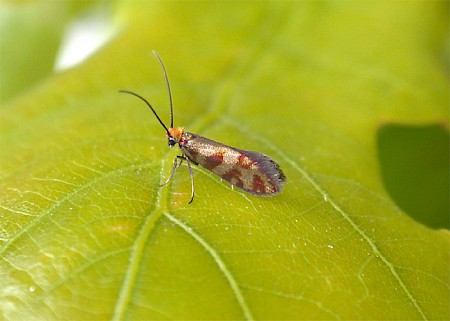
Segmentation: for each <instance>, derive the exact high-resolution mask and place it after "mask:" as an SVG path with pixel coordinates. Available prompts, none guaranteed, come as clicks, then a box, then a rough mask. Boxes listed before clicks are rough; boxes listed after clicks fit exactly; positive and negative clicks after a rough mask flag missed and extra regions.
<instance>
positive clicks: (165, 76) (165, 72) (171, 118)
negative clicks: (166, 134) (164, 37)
mask: <svg viewBox="0 0 450 321" xmlns="http://www.w3.org/2000/svg"><path fill="white" fill-rule="evenodd" d="M152 52H153V54H154V55H155V56H156V58H158V60H159V63H160V64H161V68H162V70H163V73H164V78H166V84H167V90H168V92H169V102H170V128H173V106H172V92H171V90H170V84H169V77H167V71H166V67H164V64H163V62H162V59H161V57H160V56H159V55H158V53H157V52H156V51H155V50H152Z"/></svg>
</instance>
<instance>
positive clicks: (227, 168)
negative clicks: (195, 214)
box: [180, 133, 286, 196]
mask: <svg viewBox="0 0 450 321" xmlns="http://www.w3.org/2000/svg"><path fill="white" fill-rule="evenodd" d="M180 147H181V149H182V150H183V152H184V154H185V155H186V157H188V158H189V159H190V160H191V161H192V162H194V163H197V164H200V165H201V166H203V167H204V168H206V169H208V170H210V171H211V172H213V173H214V174H216V175H218V176H220V177H221V178H222V179H224V180H226V181H228V182H229V183H230V184H231V185H233V186H236V187H239V188H241V189H243V190H244V191H246V192H249V193H252V194H255V195H258V196H272V195H275V194H277V193H279V192H280V191H281V189H282V186H283V183H285V182H286V177H285V176H284V174H283V172H282V171H281V169H280V167H279V166H278V164H277V163H276V162H275V161H273V160H272V159H271V158H270V157H269V156H266V155H264V154H261V153H258V152H251V151H246V150H241V149H237V148H233V147H230V146H227V145H224V144H221V143H218V142H216V141H213V140H211V139H208V138H205V137H202V136H199V135H195V134H192V133H185V140H184V141H183V142H182V143H181V144H180Z"/></svg>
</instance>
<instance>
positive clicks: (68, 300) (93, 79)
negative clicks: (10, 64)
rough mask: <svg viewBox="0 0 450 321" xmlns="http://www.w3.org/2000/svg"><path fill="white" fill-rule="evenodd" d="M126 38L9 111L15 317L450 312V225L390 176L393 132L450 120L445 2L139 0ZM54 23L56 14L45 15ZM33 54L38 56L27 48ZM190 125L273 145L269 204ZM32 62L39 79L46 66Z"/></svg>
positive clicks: (5, 303) (0, 236) (7, 177)
mask: <svg viewBox="0 0 450 321" xmlns="http://www.w3.org/2000/svg"><path fill="white" fill-rule="evenodd" d="M115 5H116V7H115V8H114V10H116V11H115V12H116V15H115V23H117V25H118V26H119V27H120V28H119V29H120V31H119V32H118V34H117V36H116V37H115V38H114V39H113V40H112V41H111V42H110V43H109V44H108V45H107V46H105V47H104V48H103V49H102V50H100V51H99V52H98V53H97V54H95V55H94V56H92V57H91V58H89V59H88V60H87V61H85V62H84V63H83V64H82V65H79V66H77V67H76V68H73V69H71V70H69V71H66V72H64V73H61V74H57V75H54V76H52V77H51V78H49V79H47V80H45V81H42V82H40V83H39V84H37V85H35V86H34V87H32V88H31V89H30V90H28V91H27V92H24V93H23V94H20V95H17V96H16V97H14V99H13V100H11V102H10V104H8V105H4V106H2V115H1V136H0V139H1V140H0V146H1V184H2V185H1V205H0V206H1V208H0V241H1V244H0V313H1V314H0V315H1V319H4V320H31V319H33V320H36V319H37V320H64V319H67V320H92V319H95V320H100V319H114V320H125V319H126V320H143V319H147V320H150V319H158V320H159V319H176V320H179V319H208V320H211V319H233V320H237V319H247V320H251V319H277V320H294V319H308V320H311V319H327V320H328V319H352V320H355V319H373V320H380V319H390V320H392V319H401V320H404V319H427V320H428V319H430V320H431V319H443V320H444V319H448V318H449V317H450V316H449V284H448V280H449V234H448V231H447V230H440V231H436V230H433V229H430V228H428V227H425V226H423V225H422V224H420V223H417V222H415V221H414V220H413V219H412V218H410V217H409V216H408V214H407V213H405V212H403V211H402V210H400V209H399V207H398V206H397V205H396V204H395V202H394V201H393V200H392V199H391V197H390V196H389V194H388V192H387V191H386V188H385V187H384V185H383V180H382V177H381V170H380V162H379V159H378V150H377V132H378V130H379V128H381V127H382V126H384V125H385V124H387V123H392V124H395V123H400V124H409V125H424V124H447V125H448V70H447V69H446V68H448V65H446V61H445V58H444V57H446V53H445V51H444V50H445V46H444V44H445V41H446V40H445V39H447V36H448V34H447V30H448V14H447V9H448V7H447V4H446V3H445V2H324V1H320V2H162V1H161V2H153V1H148V2H144V1H138V2H123V3H120V2H119V3H116V4H115ZM42 23H46V21H42ZM24 49H26V48H24ZM152 49H155V50H157V51H158V52H159V54H160V55H161V57H162V58H163V60H164V63H165V65H166V68H167V70H168V74H169V78H170V81H171V85H172V93H173V98H174V108H175V115H174V116H175V126H184V127H186V129H187V130H189V131H190V132H194V133H198V134H200V135H202V136H205V137H209V138H211V139H214V140H217V141H220V142H222V143H225V144H228V145H231V146H235V147H238V148H241V149H248V150H255V151H259V152H262V153H265V154H268V155H270V156H271V157H272V158H274V159H275V160H276V161H277V162H278V163H279V164H280V166H281V167H282V169H283V171H284V173H285V174H286V176H287V179H288V183H287V184H286V185H285V188H284V191H283V192H282V193H281V194H280V195H277V196H275V197H273V198H257V197H255V196H252V195H248V194H245V193H243V192H240V191H238V190H236V189H234V190H233V189H232V188H231V187H230V186H229V184H228V183H226V182H222V181H220V179H219V178H218V177H217V176H215V175H213V174H212V173H210V172H208V171H207V170H205V169H203V168H200V167H195V168H194V174H195V192H196V196H195V200H194V202H193V203H192V204H190V205H188V204H187V203H188V201H189V197H190V191H191V190H190V179H189V174H188V171H187V168H186V167H185V166H182V167H181V168H180V169H179V170H178V172H176V174H175V175H174V179H173V180H172V181H171V183H170V184H169V185H168V186H167V187H165V188H160V187H158V186H159V185H160V184H161V183H163V182H164V181H165V180H166V179H167V177H168V175H169V173H170V170H171V168H172V164H173V158H174V157H175V156H176V155H179V153H180V152H179V151H178V150H177V149H176V148H174V149H168V147H167V141H166V138H165V136H164V130H163V129H162V128H161V126H160V125H159V124H158V122H157V120H156V119H155V118H154V116H153V115H152V113H151V112H150V111H149V110H148V108H147V107H146V106H145V105H144V104H143V103H142V102H141V101H139V100H137V99H136V98H134V97H131V96H129V95H124V94H120V93H118V90H121V89H126V90H132V91H135V92H138V93H139V94H141V95H143V96H144V97H146V98H148V99H149V101H150V102H151V103H152V105H153V106H154V107H155V109H156V110H157V111H158V113H159V115H160V117H161V118H162V119H163V121H165V122H166V123H168V122H169V105H168V99H167V91H166V88H165V83H164V78H163V75H162V72H161V68H160V66H159V65H158V62H157V61H156V59H155V58H154V57H153V56H152V55H151V50H152ZM30 72H31V71H30Z"/></svg>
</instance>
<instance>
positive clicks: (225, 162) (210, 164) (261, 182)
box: [119, 51, 286, 204]
mask: <svg viewBox="0 0 450 321" xmlns="http://www.w3.org/2000/svg"><path fill="white" fill-rule="evenodd" d="M153 54H154V55H155V56H156V58H157V59H158V61H159V63H160V65H161V68H162V71H163V74H164V78H165V81H166V85H167V90H168V93H169V104H170V127H169V128H168V127H167V126H166V125H165V124H164V123H163V121H162V120H161V118H160V117H159V116H158V114H157V113H156V111H155V109H153V107H152V105H151V104H150V103H149V102H148V101H147V100H146V99H145V98H144V97H142V96H140V95H139V94H136V93H135V92H132V91H129V90H120V91H119V92H121V93H126V94H130V95H133V96H135V97H137V98H139V99H141V100H142V101H143V102H144V103H145V104H146V105H147V106H148V107H149V108H150V110H151V111H152V112H153V114H154V115H155V117H156V119H158V121H159V123H160V124H161V125H162V127H163V128H164V130H165V131H166V136H167V139H168V145H169V147H173V146H175V145H178V147H179V148H180V150H181V155H179V156H176V157H175V159H174V161H173V167H172V171H171V173H170V175H169V177H168V179H167V181H166V182H165V183H164V184H161V185H160V187H163V186H165V185H167V184H168V183H169V182H170V181H171V179H172V177H173V174H174V173H175V171H176V170H177V169H178V168H179V167H180V166H181V164H182V163H183V161H186V164H187V167H188V170H189V176H190V178H191V199H190V201H189V204H190V203H192V201H193V200H194V194H195V186H194V174H193V172H192V167H191V163H192V164H195V165H201V166H202V167H204V168H206V169H207V170H209V171H211V172H213V173H214V174H216V175H217V176H219V177H220V178H222V179H224V180H226V181H228V182H229V183H230V184H231V186H232V187H233V186H236V187H238V188H240V189H241V190H243V191H245V192H247V193H250V194H253V195H256V196H262V197H267V196H273V195H276V194H278V193H280V192H281V190H282V187H283V184H284V183H285V182H286V176H285V175H284V174H283V172H282V171H281V169H280V166H279V165H278V164H277V163H276V162H275V161H274V160H273V159H271V158H270V157H269V156H267V155H264V154H261V153H258V152H253V151H247V150H243V149H238V148H234V147H230V146H227V145H225V144H222V143H219V142H216V141H214V140H211V139H208V138H206V137H202V136H200V135H197V134H193V133H190V132H187V131H185V130H184V128H183V127H173V103H172V93H171V90H170V84H169V78H168V76H167V71H166V68H165V66H164V63H163V62H162V59H161V57H160V56H159V55H158V53H157V52H156V51H153Z"/></svg>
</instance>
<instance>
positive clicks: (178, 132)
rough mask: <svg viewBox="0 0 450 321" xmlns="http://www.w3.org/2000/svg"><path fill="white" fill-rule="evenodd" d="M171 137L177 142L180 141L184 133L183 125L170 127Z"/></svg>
mask: <svg viewBox="0 0 450 321" xmlns="http://www.w3.org/2000/svg"><path fill="white" fill-rule="evenodd" d="M169 135H170V136H169V138H170V137H173V138H174V139H175V141H176V142H177V143H180V141H181V138H182V137H183V135H184V128H183V127H176V128H169Z"/></svg>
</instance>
